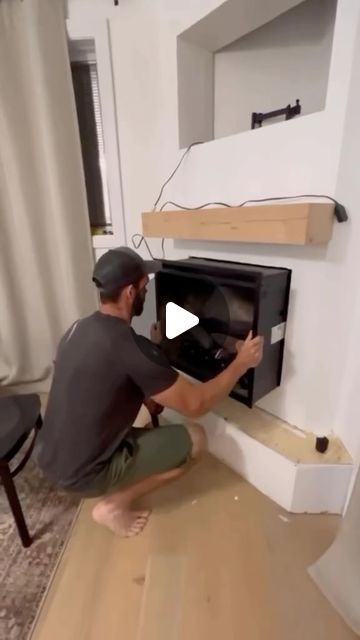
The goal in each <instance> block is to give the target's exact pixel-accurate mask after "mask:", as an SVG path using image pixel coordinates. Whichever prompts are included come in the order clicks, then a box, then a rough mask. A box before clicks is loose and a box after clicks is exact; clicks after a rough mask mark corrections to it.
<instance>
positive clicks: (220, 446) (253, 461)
mask: <svg viewBox="0 0 360 640" xmlns="http://www.w3.org/2000/svg"><path fill="white" fill-rule="evenodd" d="M226 402H227V403H228V406H229V407H230V409H232V413H234V407H235V410H236V411H238V412H239V415H240V420H239V421H237V423H234V422H233V421H232V420H230V419H229V418H226V417H223V416H222V415H219V414H215V413H209V414H207V415H206V416H204V417H202V418H200V419H199V420H197V422H199V423H200V424H202V425H203V426H204V427H205V429H206V432H207V435H208V440H209V449H210V452H211V453H212V454H213V455H214V456H215V457H217V458H218V459H220V460H222V461H223V462H224V463H225V464H227V465H228V466H229V467H231V468H232V469H233V470H234V471H236V472H237V473H239V474H241V475H242V476H243V477H244V478H245V479H246V480H247V481H248V482H250V483H251V484H252V485H254V486H255V487H256V488H257V489H259V491H261V492H262V493H264V494H265V495H266V496H268V497H269V498H271V499H272V500H274V501H275V502H277V503H278V504H279V505H280V506H281V507H283V508H284V509H286V510H287V511H289V512H293V513H323V512H327V513H336V514H342V513H343V511H344V508H345V505H346V500H347V495H348V491H349V487H350V483H351V478H352V473H353V464H352V461H351V459H350V457H349V455H348V454H347V452H346V451H345V450H344V454H343V455H342V454H341V453H340V454H339V448H341V444H340V445H339V442H338V441H337V442H336V443H335V445H333V451H334V449H335V454H334V453H332V451H331V448H332V447H330V448H329V449H330V451H329V453H328V454H324V456H322V455H321V454H318V453H317V452H315V451H314V454H312V451H307V452H306V454H304V446H307V445H306V442H310V441H311V448H312V449H314V445H315V438H314V437H312V438H311V440H310V438H306V436H305V435H304V440H303V439H302V437H299V435H296V433H295V432H296V430H294V433H293V435H292V439H291V442H290V443H289V429H290V430H291V428H289V426H288V425H287V424H286V423H282V424H283V425H284V426H283V432H284V439H283V440H284V442H286V443H287V444H286V447H288V448H289V455H287V453H286V447H285V449H284V445H283V446H282V448H281V447H279V446H278V445H279V441H280V440H281V433H280V432H281V430H282V427H281V426H279V425H281V421H279V420H277V419H276V418H273V417H272V416H269V414H266V413H265V412H263V411H261V410H259V409H253V410H251V411H250V410H249V409H247V408H246V407H243V406H242V405H240V404H239V403H236V402H235V401H232V400H228V401H226ZM233 403H235V404H233ZM230 413H231V411H230ZM165 415H166V418H168V419H169V420H170V421H171V422H179V421H181V420H183V418H181V417H180V416H179V415H178V414H176V413H175V412H173V411H169V410H167V411H166V414H165ZM250 415H251V422H256V423H257V427H258V428H257V429H254V432H253V435H249V433H246V432H245V431H244V430H243V429H242V427H241V419H244V416H245V418H246V416H248V417H249V416H250ZM272 421H273V422H274V423H275V428H276V442H275V443H274V444H275V445H276V446H275V449H276V448H277V449H278V450H275V449H274V448H273V447H272V446H270V445H269V442H266V437H261V436H259V430H260V431H261V430H262V432H263V433H262V435H263V436H264V435H266V433H267V434H268V433H269V432H270V431H271V429H272V425H271V422H272ZM259 427H260V429H259ZM264 429H265V430H266V431H265V432H264ZM247 431H249V430H248V429H247ZM294 439H295V440H294ZM261 440H262V441H261ZM294 442H295V446H296V443H298V448H299V459H296V458H295V457H294ZM301 458H303V459H304V460H306V462H302V461H301ZM332 458H333V459H334V462H332V461H331V460H332Z"/></svg>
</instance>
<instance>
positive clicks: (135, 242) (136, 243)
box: [131, 233, 156, 260]
mask: <svg viewBox="0 0 360 640" xmlns="http://www.w3.org/2000/svg"><path fill="white" fill-rule="evenodd" d="M137 238H140V239H139V240H137ZM131 242H132V243H133V247H134V249H140V247H141V245H142V243H144V244H145V246H146V248H147V250H148V252H149V255H150V257H151V259H152V260H156V258H155V257H154V256H153V254H152V252H151V249H150V247H149V244H148V242H147V240H146V238H145V236H143V235H142V233H134V234H133V235H132V236H131Z"/></svg>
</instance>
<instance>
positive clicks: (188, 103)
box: [177, 0, 337, 147]
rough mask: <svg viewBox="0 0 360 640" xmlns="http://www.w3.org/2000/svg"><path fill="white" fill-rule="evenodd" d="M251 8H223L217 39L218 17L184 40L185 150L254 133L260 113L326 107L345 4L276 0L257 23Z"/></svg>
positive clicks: (180, 50) (181, 109) (181, 106)
mask: <svg viewBox="0 0 360 640" xmlns="http://www.w3.org/2000/svg"><path fill="white" fill-rule="evenodd" d="M247 4H248V3H247V0H243V1H242V2H237V3H234V2H233V0H229V2H227V3H224V4H223V5H221V7H220V8H219V9H218V10H217V13H219V11H220V10H222V12H223V13H222V20H220V21H219V15H217V16H216V20H217V24H218V25H220V27H219V30H218V32H217V33H214V30H213V22H214V15H213V14H214V13H215V12H212V13H211V14H209V15H208V16H206V17H205V18H203V19H202V20H201V21H200V22H199V23H196V24H195V25H193V26H192V27H190V28H189V29H187V30H186V31H185V32H183V33H182V34H180V35H179V36H178V41H177V56H178V100H179V103H178V113H179V143H180V147H186V146H188V145H189V144H191V143H192V142H194V141H198V140H202V141H208V140H213V139H216V138H222V137H225V136H230V135H234V134H236V133H240V132H243V131H248V130H250V129H251V127H252V113H253V112H257V113H259V112H261V113H267V112H272V111H275V110H278V109H284V108H285V107H286V106H287V105H288V104H291V106H294V105H295V103H296V100H297V99H298V100H299V101H300V105H301V113H300V115H297V116H295V117H302V116H304V115H308V114H311V113H315V112H317V111H321V110H323V109H324V108H325V104H326V94H327V86H328V76H329V68H330V59H331V51H332V42H333V32H334V24H335V15H336V7H337V0H306V1H305V2H301V3H299V2H294V1H293V2H290V0H288V2H286V0H283V1H282V2H281V1H280V0H272V2H269V3H267V5H266V6H265V7H264V6H261V4H260V3H259V6H258V7H257V8H256V7H255V9H256V10H253V12H252V15H251V16H250V18H249V11H248V9H249V7H247ZM255 4H256V3H255ZM289 5H292V6H291V8H289ZM294 5H296V6H294ZM253 6H254V5H253ZM271 7H273V11H272V13H271ZM281 9H282V10H281ZM286 9H287V10H286ZM242 12H243V14H242ZM269 18H270V19H269ZM236 25H238V34H239V37H236V38H235V39H234V34H235V30H236ZM254 25H255V28H254ZM256 25H257V26H256ZM246 28H248V31H247V32H245V33H244V29H246ZM229 38H231V40H229ZM283 120H285V117H284V116H281V117H278V118H269V119H268V120H264V122H263V124H262V126H271V125H272V124H275V123H278V122H281V121H283Z"/></svg>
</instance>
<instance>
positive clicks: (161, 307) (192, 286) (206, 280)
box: [157, 272, 254, 383]
mask: <svg viewBox="0 0 360 640" xmlns="http://www.w3.org/2000/svg"><path fill="white" fill-rule="evenodd" d="M157 301H158V316H159V319H160V320H161V323H162V332H163V335H164V336H165V313H166V304H167V303H168V302H174V303H175V304H178V305H179V306H180V307H183V308H184V309H186V310H187V311H190V312H191V313H193V314H195V315H196V316H198V318H199V324H198V325H197V326H196V327H194V328H193V329H191V330H189V331H186V332H185V333H183V334H181V335H180V336H178V337H177V338H174V339H172V340H167V339H166V338H164V340H163V345H162V346H163V349H164V350H165V351H166V353H167V355H168V357H169V358H170V360H171V362H172V363H173V364H174V365H175V366H177V367H178V368H179V369H182V370H183V371H186V372H187V373H189V374H190V375H193V376H194V377H197V378H199V379H201V380H206V379H209V378H212V377H213V376H214V375H216V374H217V373H219V372H220V371H221V370H222V369H224V368H225V367H226V366H227V365H228V364H229V363H230V362H231V361H232V359H233V358H234V354H235V352H236V351H235V344H236V342H237V340H244V339H245V338H246V336H247V334H248V333H249V331H250V330H251V329H252V327H253V325H254V290H253V289H252V288H249V287H246V286H241V285H237V284H230V285H229V284H227V283H226V282H224V281H222V280H221V279H218V278H215V277H211V276H197V275H196V276H192V275H182V274H176V273H169V272H161V273H159V274H158V276H157ZM245 382H246V381H245V380H244V383H245Z"/></svg>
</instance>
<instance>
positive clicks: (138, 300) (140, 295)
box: [132, 289, 145, 316]
mask: <svg viewBox="0 0 360 640" xmlns="http://www.w3.org/2000/svg"><path fill="white" fill-rule="evenodd" d="M144 304H145V291H144V289H140V291H137V293H136V296H135V298H134V302H133V307H132V315H133V316H141V314H142V312H143V311H144Z"/></svg>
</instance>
